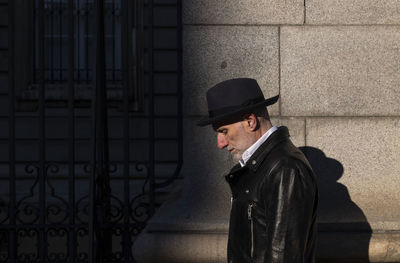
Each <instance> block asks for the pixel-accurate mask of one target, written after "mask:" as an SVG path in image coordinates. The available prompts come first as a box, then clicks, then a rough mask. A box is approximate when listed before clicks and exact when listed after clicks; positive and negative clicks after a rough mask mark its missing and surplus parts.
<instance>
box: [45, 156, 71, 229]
mask: <svg viewBox="0 0 400 263" xmlns="http://www.w3.org/2000/svg"><path fill="white" fill-rule="evenodd" d="M45 171H46V183H47V185H48V186H49V189H50V196H49V197H50V198H47V203H48V205H47V207H46V214H47V220H48V222H49V223H63V222H65V221H66V220H67V219H68V210H69V205H68V202H67V201H66V200H64V199H63V198H62V197H61V196H59V195H57V194H56V190H55V188H54V186H53V184H52V183H51V181H50V175H56V174H57V173H58V172H59V171H60V168H59V166H58V165H57V164H56V163H50V164H48V165H47V166H46V168H45Z"/></svg>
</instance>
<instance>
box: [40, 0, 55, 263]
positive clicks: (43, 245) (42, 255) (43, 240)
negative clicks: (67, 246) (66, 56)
mask: <svg viewBox="0 0 400 263" xmlns="http://www.w3.org/2000/svg"><path fill="white" fill-rule="evenodd" d="M52 3H53V2H52ZM44 4H45V3H44V0H39V6H38V44H39V45H38V49H39V56H38V60H39V61H38V62H39V63H38V64H39V79H38V80H39V130H38V132H39V173H38V176H39V204H40V209H39V211H40V216H39V223H40V225H44V224H45V223H46V199H45V197H46V185H45V184H46V172H45V158H46V153H45V148H46V142H45V138H46V135H45V125H46V123H45V108H44V98H45V86H44V81H45V72H44V69H45V43H44V34H45V21H44V20H45V13H44ZM51 27H52V26H51ZM50 56H51V64H52V63H53V62H52V58H53V55H52V51H51V55H50ZM37 242H38V243H37V248H38V256H39V260H40V261H43V262H44V261H45V260H46V244H47V242H46V234H45V229H44V228H43V227H39V235H38V240H37Z"/></svg>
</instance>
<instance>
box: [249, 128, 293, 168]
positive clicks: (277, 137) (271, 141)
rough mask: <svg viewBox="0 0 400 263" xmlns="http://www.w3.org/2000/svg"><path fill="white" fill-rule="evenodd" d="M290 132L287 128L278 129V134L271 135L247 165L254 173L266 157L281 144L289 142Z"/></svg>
mask: <svg viewBox="0 0 400 263" xmlns="http://www.w3.org/2000/svg"><path fill="white" fill-rule="evenodd" d="M289 136H290V135H289V130H288V128H287V127H285V126H281V127H279V128H278V130H277V131H276V132H274V133H273V134H271V136H270V137H269V138H268V139H267V140H266V141H265V142H264V143H263V144H262V145H261V146H260V147H259V148H258V149H257V151H255V153H254V154H253V155H252V156H251V157H250V159H249V161H248V162H247V165H248V166H249V168H250V169H252V170H253V171H257V169H258V167H260V165H261V164H262V162H263V161H264V160H265V157H266V156H267V155H268V154H269V153H270V152H271V151H272V149H274V148H275V146H277V145H278V144H279V143H281V142H283V141H285V140H287V139H288V138H289Z"/></svg>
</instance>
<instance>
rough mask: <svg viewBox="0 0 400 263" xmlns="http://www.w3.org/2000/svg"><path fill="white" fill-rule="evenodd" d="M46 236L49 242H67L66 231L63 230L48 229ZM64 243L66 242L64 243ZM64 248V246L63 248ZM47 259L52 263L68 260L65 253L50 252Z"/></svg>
mask: <svg viewBox="0 0 400 263" xmlns="http://www.w3.org/2000/svg"><path fill="white" fill-rule="evenodd" d="M47 236H48V239H49V240H52V239H54V240H55V242H60V240H59V239H61V238H64V239H65V241H66V240H67V236H68V230H67V229H65V228H49V229H48V230H47ZM65 243H66V242H65ZM63 247H65V246H63ZM47 258H48V259H49V260H51V261H54V262H62V261H65V260H66V259H67V258H68V253H67V252H64V253H63V252H50V253H49V254H48V256H47Z"/></svg>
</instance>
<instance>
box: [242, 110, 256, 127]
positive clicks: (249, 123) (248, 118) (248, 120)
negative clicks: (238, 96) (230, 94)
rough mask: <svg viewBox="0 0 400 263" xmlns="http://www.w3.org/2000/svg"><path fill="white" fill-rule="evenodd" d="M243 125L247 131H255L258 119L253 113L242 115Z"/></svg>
mask: <svg viewBox="0 0 400 263" xmlns="http://www.w3.org/2000/svg"><path fill="white" fill-rule="evenodd" d="M244 126H245V128H246V130H248V131H255V130H256V129H257V127H258V119H257V117H256V115H255V114H254V113H251V114H246V115H245V116H244Z"/></svg>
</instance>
